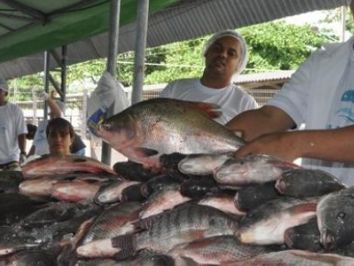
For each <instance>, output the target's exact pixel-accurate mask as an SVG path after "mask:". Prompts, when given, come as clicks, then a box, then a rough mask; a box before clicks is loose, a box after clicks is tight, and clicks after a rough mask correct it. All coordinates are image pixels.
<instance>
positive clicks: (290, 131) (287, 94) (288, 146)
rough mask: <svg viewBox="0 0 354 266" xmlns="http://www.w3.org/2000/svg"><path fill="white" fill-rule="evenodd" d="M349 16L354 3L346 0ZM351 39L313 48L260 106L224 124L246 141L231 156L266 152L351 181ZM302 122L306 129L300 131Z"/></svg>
mask: <svg viewBox="0 0 354 266" xmlns="http://www.w3.org/2000/svg"><path fill="white" fill-rule="evenodd" d="M350 8H351V11H352V13H353V15H354V1H352V2H351V4H350ZM353 103H354V37H352V38H350V39H349V40H348V41H347V42H345V43H336V44H329V45H326V46H325V47H323V48H321V49H319V50H317V51H316V52H314V53H313V54H312V55H311V56H310V57H309V58H308V60H306V61H305V62H304V63H303V64H302V65H301V67H300V68H299V69H298V70H297V71H296V73H295V74H294V75H293V76H292V78H291V80H290V81H289V82H288V83H287V84H285V85H284V87H283V88H282V89H281V91H280V92H279V93H277V94H276V95H275V96H274V97H273V98H272V99H271V100H270V101H269V102H268V103H267V104H266V105H265V106H263V107H262V108H260V109H258V110H251V111H246V112H244V113H242V114H241V115H238V116H236V117H235V118H233V119H232V120H231V121H230V122H229V123H228V124H227V127H228V128H229V129H232V130H234V131H241V132H242V133H243V137H244V138H245V140H246V141H248V143H247V145H245V146H243V147H242V148H240V149H239V150H238V151H237V152H236V157H243V156H246V155H249V154H258V153H266V154H269V155H273V156H276V157H278V158H280V159H284V160H288V161H293V160H295V159H297V158H304V159H303V160H302V164H303V165H304V166H305V167H307V168H320V169H322V170H325V171H328V172H330V173H332V174H334V175H335V176H337V177H338V178H340V179H341V180H342V181H343V182H344V183H346V184H347V185H354V178H353V174H354V104H353ZM303 124H304V125H305V130H294V129H299V128H300V126H301V125H303Z"/></svg>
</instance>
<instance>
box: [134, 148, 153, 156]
mask: <svg viewBox="0 0 354 266" xmlns="http://www.w3.org/2000/svg"><path fill="white" fill-rule="evenodd" d="M134 151H135V153H138V154H140V155H141V156H142V157H150V156H154V155H156V154H158V153H159V152H158V151H157V150H154V149H149V148H144V147H138V148H135V149H134Z"/></svg>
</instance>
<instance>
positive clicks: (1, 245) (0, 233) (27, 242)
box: [0, 226, 40, 265]
mask: <svg viewBox="0 0 354 266" xmlns="http://www.w3.org/2000/svg"><path fill="white" fill-rule="evenodd" d="M39 245H40V244H39V243H36V239H35V238H34V237H32V236H30V235H23V234H21V232H19V230H18V229H15V228H13V227H11V226H0V257H2V256H6V255H9V254H12V253H16V252H18V251H20V250H25V249H30V248H35V247H38V246H39ZM0 265H1V263H0Z"/></svg>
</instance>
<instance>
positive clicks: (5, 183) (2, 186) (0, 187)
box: [0, 171, 23, 193]
mask: <svg viewBox="0 0 354 266" xmlns="http://www.w3.org/2000/svg"><path fill="white" fill-rule="evenodd" d="M22 180H23V175H22V172H21V171H0V192H2V193H7V192H18V185H19V184H20V183H21V182H22Z"/></svg>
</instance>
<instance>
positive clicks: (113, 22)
mask: <svg viewBox="0 0 354 266" xmlns="http://www.w3.org/2000/svg"><path fill="white" fill-rule="evenodd" d="M119 19H120V0H111V13H110V26H109V34H108V39H109V40H108V57H107V71H108V72H109V73H110V74H111V75H112V76H113V77H116V68H117V54H118V36H119ZM113 110H114V102H113V104H112V105H111V106H110V108H109V109H108V110H107V114H106V116H107V117H110V116H112V115H113ZM111 153H112V150H111V147H110V146H109V145H108V144H107V143H105V142H102V153H101V161H102V162H103V163H105V164H108V165H110V164H111Z"/></svg>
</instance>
